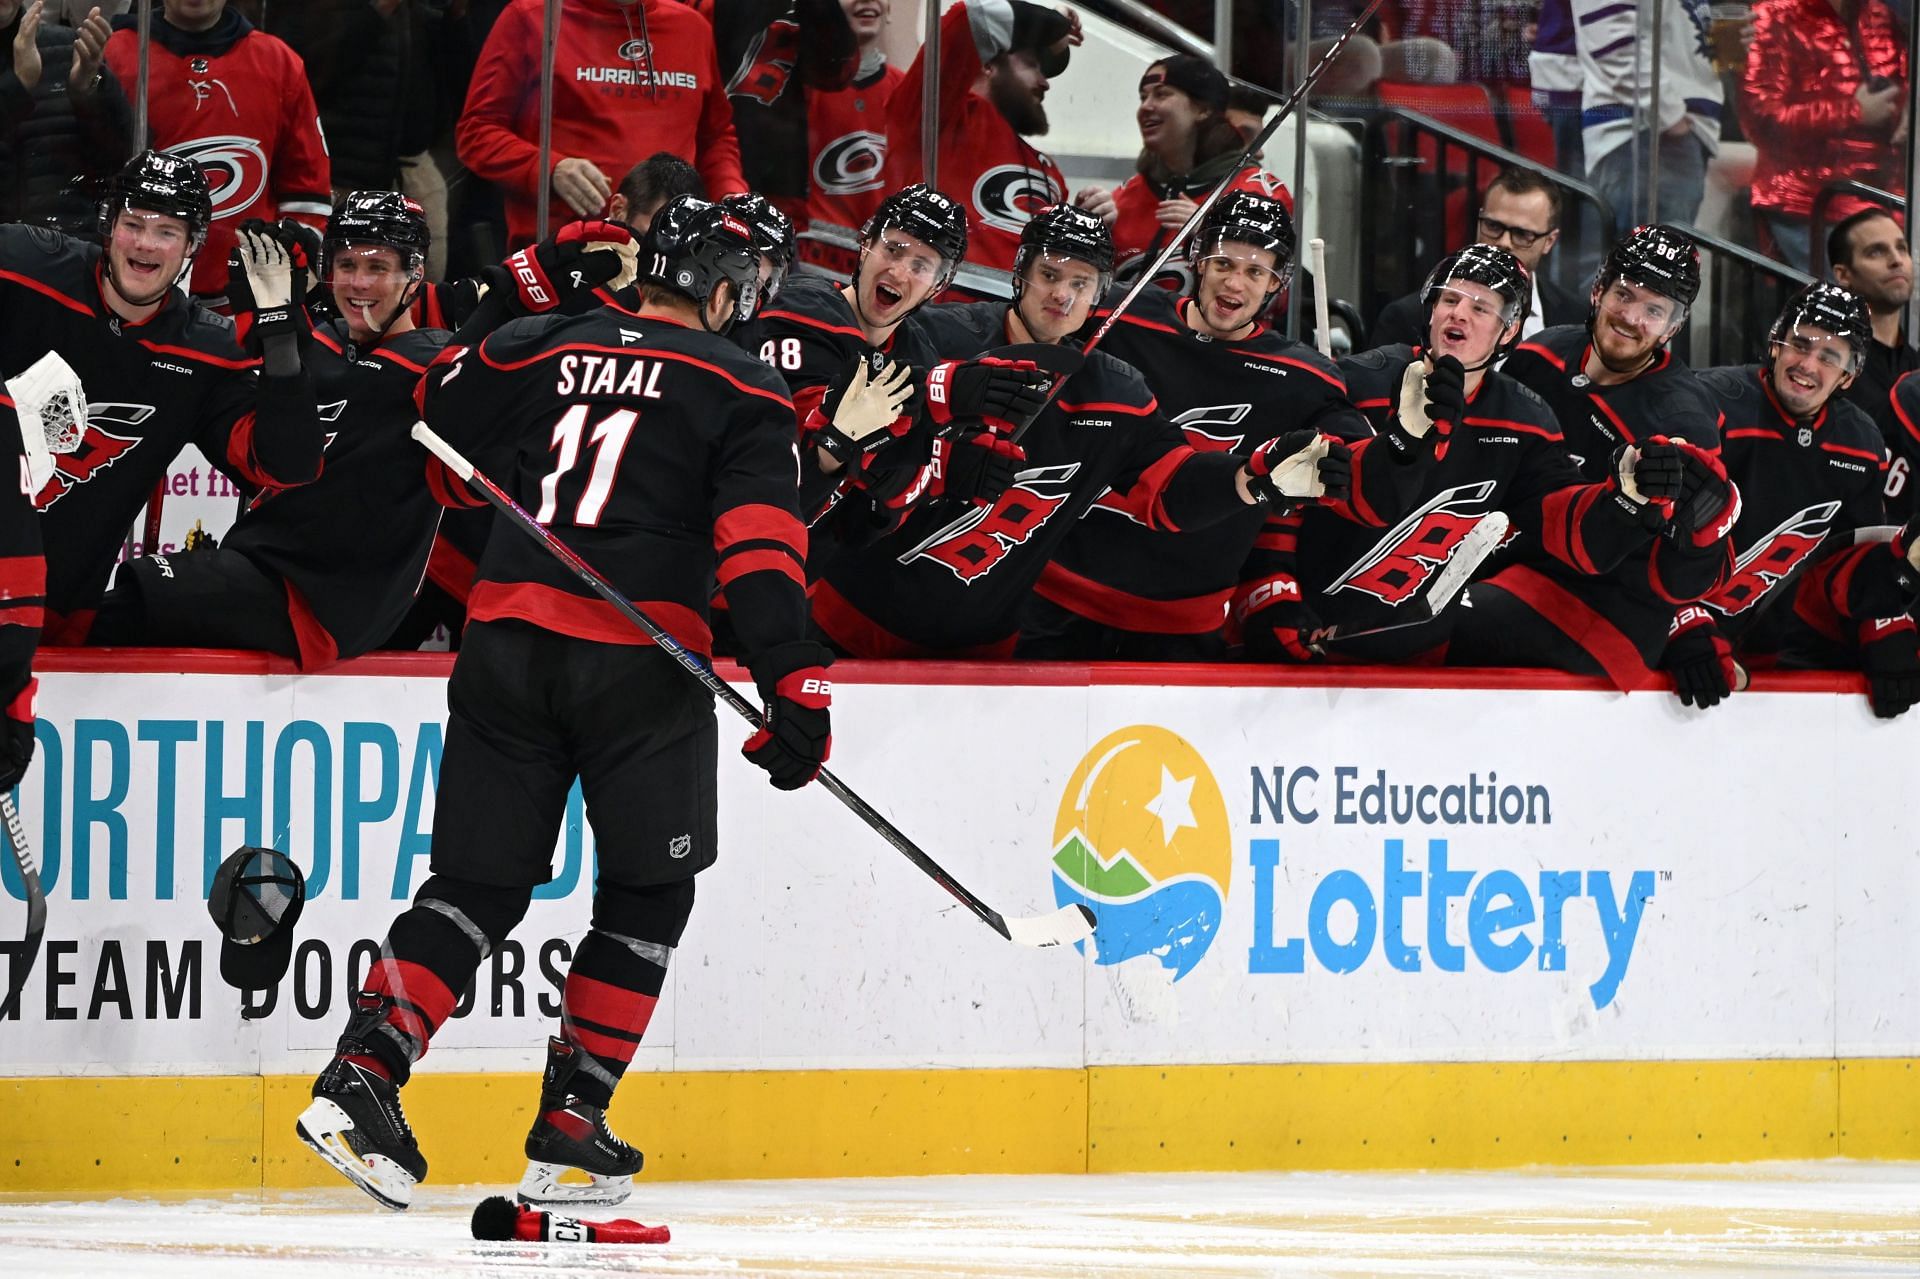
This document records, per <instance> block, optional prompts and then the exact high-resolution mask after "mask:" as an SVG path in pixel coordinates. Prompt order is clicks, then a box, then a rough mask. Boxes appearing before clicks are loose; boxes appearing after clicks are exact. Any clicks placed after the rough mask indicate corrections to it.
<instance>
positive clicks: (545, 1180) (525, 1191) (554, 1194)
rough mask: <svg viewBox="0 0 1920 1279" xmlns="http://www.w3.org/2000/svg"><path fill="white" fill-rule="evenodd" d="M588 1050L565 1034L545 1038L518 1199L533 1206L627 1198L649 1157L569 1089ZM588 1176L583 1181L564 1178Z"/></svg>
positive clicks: (616, 1201)
mask: <svg viewBox="0 0 1920 1279" xmlns="http://www.w3.org/2000/svg"><path fill="white" fill-rule="evenodd" d="M584 1056H585V1053H584V1052H583V1051H582V1050H581V1049H580V1048H578V1047H576V1046H575V1045H573V1044H570V1043H568V1042H567V1041H566V1040H564V1039H553V1038H549V1039H548V1040H547V1072H546V1075H545V1077H544V1078H542V1080H541V1081H540V1113H539V1114H538V1115H537V1116H536V1117H535V1118H534V1121H533V1128H532V1129H531V1130H530V1131H529V1132H528V1133H527V1146H526V1150H527V1172H526V1175H525V1176H523V1177H522V1178H520V1190H519V1195H518V1197H519V1200H520V1202H521V1203H523V1204H527V1205H529V1206H530V1207H535V1208H553V1207H562V1208H564V1207H571V1206H576V1205H579V1204H594V1205H605V1206H611V1205H613V1204H619V1203H625V1202H626V1199H627V1195H628V1193H629V1192H630V1191H631V1189H632V1184H633V1174H635V1173H636V1172H639V1171H640V1165H641V1164H642V1163H643V1162H645V1157H644V1156H643V1155H641V1153H640V1152H639V1151H637V1150H635V1149H634V1148H633V1147H632V1146H629V1145H628V1144H627V1143H626V1142H624V1141H622V1140H620V1139H619V1138H618V1137H616V1136H614V1135H613V1133H612V1131H611V1130H610V1129H609V1128H608V1127H607V1117H606V1112H605V1111H604V1110H603V1109H602V1108H601V1107H599V1106H595V1105H592V1104H590V1103H588V1102H584V1101H582V1100H580V1099H579V1098H578V1097H575V1096H573V1095H572V1094H571V1093H570V1092H569V1091H568V1089H567V1085H568V1084H569V1083H570V1082H571V1081H572V1079H573V1076H574V1072H576V1071H577V1070H579V1069H580V1066H581V1059H582V1058H583V1057H584ZM573 1172H581V1173H585V1174H586V1175H587V1181H586V1182H585V1183H584V1184H583V1183H581V1182H578V1181H562V1180H561V1178H562V1177H564V1176H566V1175H567V1174H568V1173H573Z"/></svg>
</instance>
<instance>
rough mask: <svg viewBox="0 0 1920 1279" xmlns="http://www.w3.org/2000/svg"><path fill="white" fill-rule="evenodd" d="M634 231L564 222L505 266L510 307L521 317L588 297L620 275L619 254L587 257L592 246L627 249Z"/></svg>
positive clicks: (619, 225)
mask: <svg viewBox="0 0 1920 1279" xmlns="http://www.w3.org/2000/svg"><path fill="white" fill-rule="evenodd" d="M632 242H633V232H632V231H631V230H630V229H629V228H627V227H626V226H625V225H624V224H622V223H619V222H602V221H592V222H569V223H567V224H566V225H565V226H563V227H561V228H560V229H559V230H558V231H555V232H554V233H553V234H552V235H549V236H548V237H547V238H546V239H544V240H542V241H541V242H540V243H538V244H535V245H532V246H530V247H528V248H524V249H521V250H520V251H519V252H518V253H515V254H513V255H512V256H511V257H509V258H508V259H507V261H506V268H507V278H508V280H509V281H510V282H511V283H512V285H513V290H514V304H515V306H516V308H517V309H518V310H519V311H520V312H521V313H522V314H524V315H539V314H541V313H543V312H546V311H551V310H553V309H554V308H555V307H560V306H565V305H566V304H567V303H569V302H571V301H573V300H574V299H575V298H577V297H580V296H582V295H583V294H587V293H591V292H593V291H594V290H595V289H597V288H599V287H600V286H601V285H603V284H605V283H606V282H607V281H608V280H611V279H612V278H613V277H614V276H616V275H618V274H620V271H621V268H622V267H623V266H624V265H625V263H624V261H623V260H622V258H621V256H620V255H619V254H618V253H593V252H589V251H588V248H589V246H590V245H595V244H631V243H632Z"/></svg>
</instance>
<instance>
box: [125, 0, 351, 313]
mask: <svg viewBox="0 0 1920 1279" xmlns="http://www.w3.org/2000/svg"><path fill="white" fill-rule="evenodd" d="M134 27H135V22H134V19H133V17H132V16H131V15H123V16H122V17H120V18H117V19H115V20H114V32H113V38H112V39H110V40H108V41H107V65H108V66H109V67H110V68H112V70H113V74H114V75H116V76H118V77H119V79H120V82H121V83H122V84H124V85H133V84H137V83H138V62H139V56H140V37H139V34H138V32H136V31H135V30H134ZM147 84H148V87H147V129H148V132H149V134H150V135H151V137H150V141H151V144H152V145H153V146H154V147H156V148H158V149H160V150H162V151H168V152H171V153H172V154H174V155H177V156H181V157H183V158H184V159H188V160H192V161H193V162H194V163H195V164H198V165H199V166H200V167H201V168H202V169H204V170H206V172H207V178H208V182H209V185H210V186H211V187H212V188H213V192H214V202H213V225H212V226H211V227H210V228H209V229H208V231H207V242H206V244H205V245H204V246H203V247H202V248H201V250H200V252H199V254H198V256H196V257H195V258H194V260H193V275H192V277H191V281H190V283H189V286H188V287H189V289H190V290H191V291H192V293H193V294H194V296H196V297H199V298H201V299H203V300H204V301H206V302H207V303H208V304H209V305H214V306H224V305H225V303H226V296H225V289H226V281H227V254H228V252H229V251H230V250H231V249H232V248H233V245H234V234H235V231H236V229H237V228H238V227H239V225H240V224H241V223H242V222H244V221H246V220H247V219H248V218H260V219H262V220H264V221H268V222H272V221H275V220H276V219H278V218H280V217H282V216H285V217H289V218H292V219H293V220H294V221H296V222H299V223H301V224H303V225H305V226H307V227H309V228H311V229H312V230H313V231H314V232H315V233H318V232H319V231H320V230H321V229H322V228H324V227H325V226H326V224H327V215H328V213H329V212H331V210H332V207H333V186H332V183H333V168H332V165H331V163H330V162H329V160H328V159H327V146H326V140H325V139H324V138H322V137H321V135H320V115H319V112H318V111H317V110H316V109H315V107H314V105H313V91H312V90H311V89H310V88H309V87H308V85H307V70H306V67H305V65H304V64H303V63H302V62H301V61H300V55H299V54H297V53H295V52H294V51H293V50H292V49H290V48H288V47H287V45H286V42H285V41H283V40H280V39H279V38H278V37H275V36H270V35H267V34H266V33H265V32H263V31H256V30H254V27H253V24H252V23H250V22H248V21H247V20H246V18H244V17H242V16H241V15H240V13H239V12H238V11H236V10H230V9H228V8H227V0H163V3H162V11H161V12H160V13H157V14H155V15H154V16H153V47H152V50H151V51H150V53H149V54H148V81H147Z"/></svg>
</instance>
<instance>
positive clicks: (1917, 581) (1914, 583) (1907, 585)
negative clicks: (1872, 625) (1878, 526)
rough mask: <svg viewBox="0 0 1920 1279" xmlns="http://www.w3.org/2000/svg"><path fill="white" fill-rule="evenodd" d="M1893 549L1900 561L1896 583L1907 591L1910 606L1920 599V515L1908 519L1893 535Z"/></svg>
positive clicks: (1896, 570)
mask: <svg viewBox="0 0 1920 1279" xmlns="http://www.w3.org/2000/svg"><path fill="white" fill-rule="evenodd" d="M1892 550H1893V553H1894V555H1895V556H1897V557H1898V559H1899V563H1898V566H1897V567H1896V569H1895V571H1894V577H1893V580H1894V584H1895V585H1896V586H1898V587H1899V588H1900V589H1901V590H1902V591H1905V592H1906V595H1907V601H1908V605H1909V607H1911V606H1912V604H1913V602H1914V601H1916V600H1920V515H1916V516H1914V517H1913V518H1912V519H1910V520H1908V521H1907V522H1906V523H1905V524H1904V525H1902V526H1901V529H1900V531H1899V532H1898V533H1895V534H1894V535H1893V545H1892Z"/></svg>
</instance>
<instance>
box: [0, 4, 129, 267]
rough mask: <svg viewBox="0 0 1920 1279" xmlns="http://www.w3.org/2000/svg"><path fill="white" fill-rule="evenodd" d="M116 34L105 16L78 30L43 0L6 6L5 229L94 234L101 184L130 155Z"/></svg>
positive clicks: (0, 199)
mask: <svg viewBox="0 0 1920 1279" xmlns="http://www.w3.org/2000/svg"><path fill="white" fill-rule="evenodd" d="M112 34H113V31H112V28H111V27H110V26H109V25H108V23H107V19H106V17H105V16H104V15H103V14H101V13H100V11H99V10H97V9H96V10H94V11H93V12H92V13H91V14H90V15H89V16H88V17H87V18H86V19H85V20H83V21H82V23H81V25H80V27H79V29H78V30H72V29H69V28H67V27H62V26H57V25H55V24H54V23H53V22H51V21H49V15H48V14H47V12H46V5H45V2H44V0H32V3H30V4H24V5H23V4H22V3H21V2H20V0H0V38H3V39H5V40H6V42H7V47H8V48H10V49H11V50H12V51H13V53H12V57H11V58H10V59H8V60H5V61H0V175H4V180H0V222H38V221H51V222H52V223H54V224H55V225H57V226H58V227H60V229H61V230H63V231H67V232H71V233H79V232H81V231H83V230H85V229H88V228H91V227H92V225H93V221H94V210H95V206H96V205H97V204H98V202H99V196H100V191H99V189H98V188H99V187H101V186H104V184H105V183H106V180H107V179H108V178H110V177H112V176H113V175H114V174H115V173H118V172H119V171H120V166H121V165H123V164H125V163H126V162H127V160H128V158H129V157H131V156H132V154H133V109H132V108H131V107H130V106H128V104H127V95H126V94H125V93H124V92H122V91H121V88H120V82H119V81H118V80H117V79H115V78H114V76H113V74H112V73H111V72H109V71H108V70H107V69H106V65H105V51H106V47H107V37H108V36H110V35H112Z"/></svg>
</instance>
